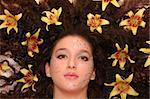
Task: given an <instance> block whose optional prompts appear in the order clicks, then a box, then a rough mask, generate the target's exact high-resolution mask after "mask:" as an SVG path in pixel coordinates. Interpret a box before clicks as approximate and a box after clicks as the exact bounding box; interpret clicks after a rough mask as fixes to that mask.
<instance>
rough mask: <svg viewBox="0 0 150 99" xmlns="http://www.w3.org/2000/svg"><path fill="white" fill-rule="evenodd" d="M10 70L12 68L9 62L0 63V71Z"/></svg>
mask: <svg viewBox="0 0 150 99" xmlns="http://www.w3.org/2000/svg"><path fill="white" fill-rule="evenodd" d="M8 69H11V68H10V67H9V65H8V63H7V62H4V63H0V71H7V70H8ZM0 76H1V75H0Z"/></svg>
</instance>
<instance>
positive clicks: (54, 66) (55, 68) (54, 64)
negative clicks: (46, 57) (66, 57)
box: [50, 57, 62, 75]
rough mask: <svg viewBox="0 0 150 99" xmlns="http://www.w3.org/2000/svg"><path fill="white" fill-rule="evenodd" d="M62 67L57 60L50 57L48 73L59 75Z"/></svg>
mask: <svg viewBox="0 0 150 99" xmlns="http://www.w3.org/2000/svg"><path fill="white" fill-rule="evenodd" d="M60 66H62V65H61V64H60V63H59V62H58V60H57V59H56V58H53V57H52V60H51V63H50V72H51V75H56V74H57V73H59V72H60V71H61V67H60Z"/></svg>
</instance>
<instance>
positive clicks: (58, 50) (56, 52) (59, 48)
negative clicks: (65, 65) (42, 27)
mask: <svg viewBox="0 0 150 99" xmlns="http://www.w3.org/2000/svg"><path fill="white" fill-rule="evenodd" d="M61 50H67V49H66V48H59V49H57V50H56V53H57V52H58V51H61Z"/></svg>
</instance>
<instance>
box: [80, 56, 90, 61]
mask: <svg viewBox="0 0 150 99" xmlns="http://www.w3.org/2000/svg"><path fill="white" fill-rule="evenodd" d="M80 58H81V59H82V60H83V61H88V60H89V59H88V58H87V57H86V56H81V57H80Z"/></svg>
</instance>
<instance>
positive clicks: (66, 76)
mask: <svg viewBox="0 0 150 99" xmlns="http://www.w3.org/2000/svg"><path fill="white" fill-rule="evenodd" d="M64 77H65V78H67V79H77V78H78V77H79V76H78V75H77V74H75V73H66V74H65V75H64Z"/></svg>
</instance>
